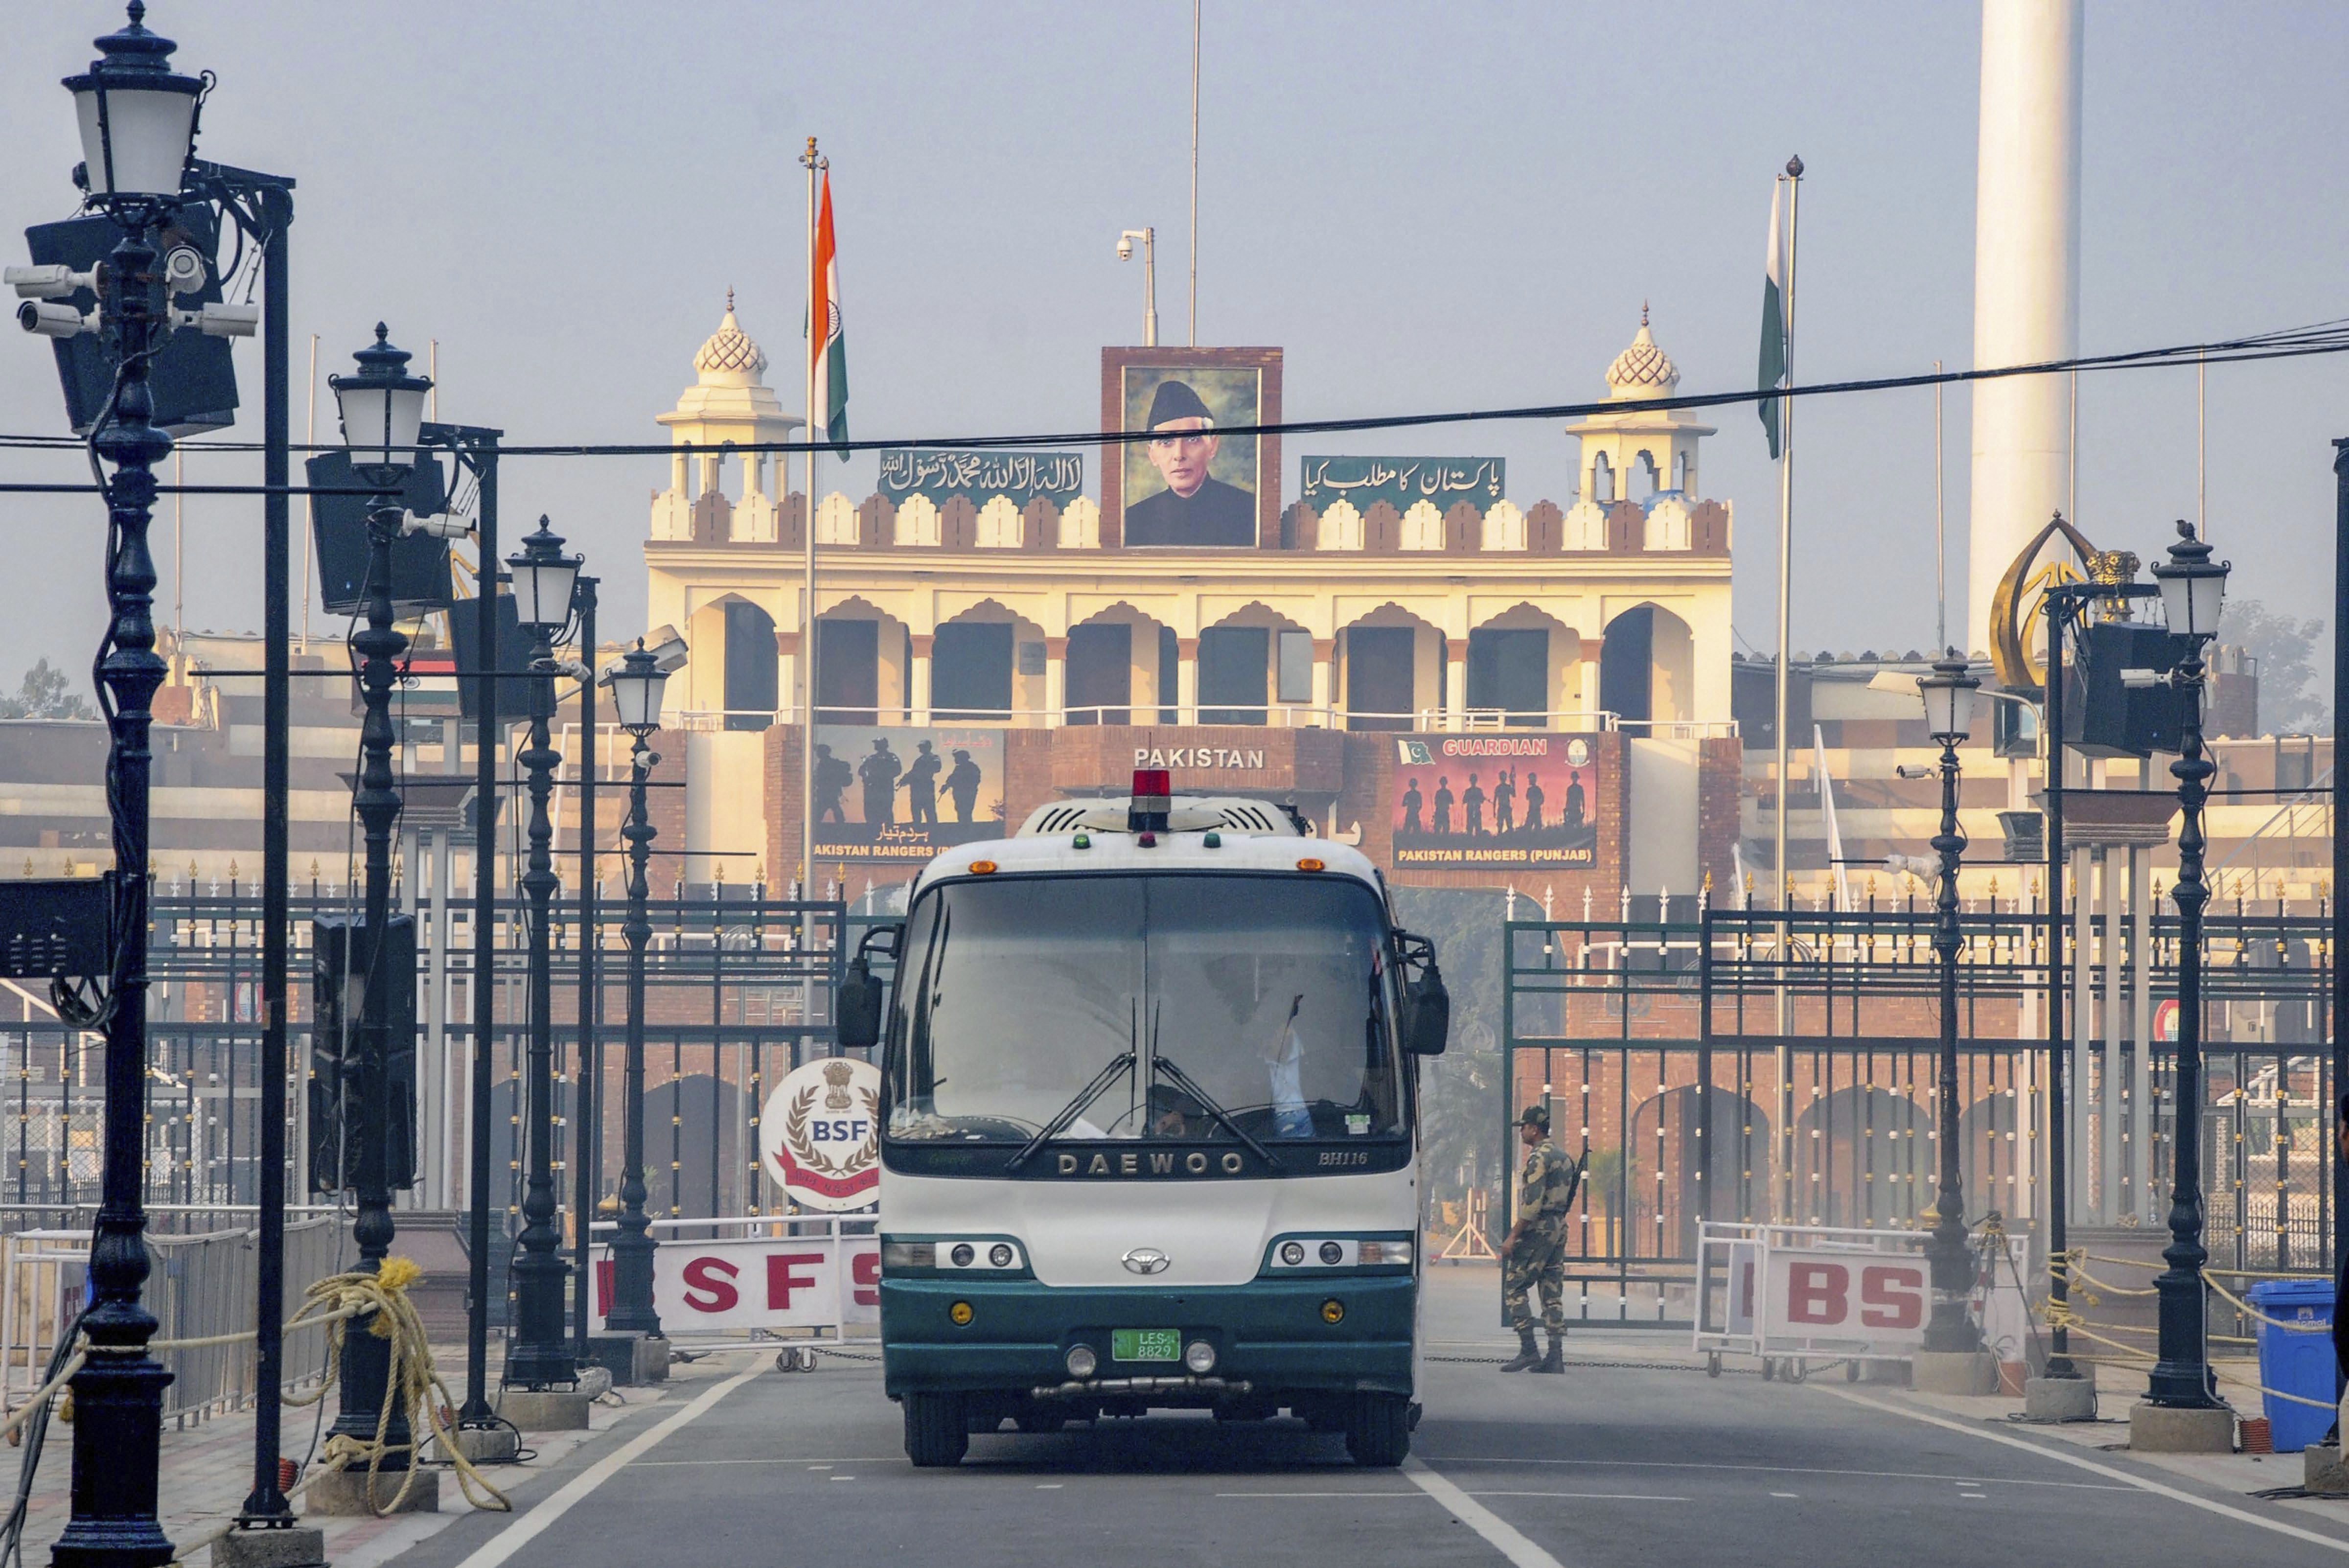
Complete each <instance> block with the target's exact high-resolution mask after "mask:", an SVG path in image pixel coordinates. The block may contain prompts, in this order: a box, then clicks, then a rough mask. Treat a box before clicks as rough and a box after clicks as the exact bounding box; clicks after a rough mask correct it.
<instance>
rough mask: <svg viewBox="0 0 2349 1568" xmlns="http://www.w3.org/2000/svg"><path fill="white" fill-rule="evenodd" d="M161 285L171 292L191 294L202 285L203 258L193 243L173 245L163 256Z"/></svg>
mask: <svg viewBox="0 0 2349 1568" xmlns="http://www.w3.org/2000/svg"><path fill="white" fill-rule="evenodd" d="M163 286H164V287H166V288H168V289H170V290H171V292H172V293H173V294H193V293H195V292H196V291H197V290H198V289H200V288H202V287H203V286H204V258H203V256H202V254H200V253H199V252H198V251H197V250H196V248H195V246H193V245H173V246H172V247H171V254H168V255H166V256H165V257H164V258H163Z"/></svg>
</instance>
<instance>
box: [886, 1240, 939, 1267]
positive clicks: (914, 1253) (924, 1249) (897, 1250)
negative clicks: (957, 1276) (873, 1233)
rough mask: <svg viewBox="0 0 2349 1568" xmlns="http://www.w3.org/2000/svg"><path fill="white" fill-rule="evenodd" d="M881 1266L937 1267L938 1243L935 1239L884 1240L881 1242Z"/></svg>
mask: <svg viewBox="0 0 2349 1568" xmlns="http://www.w3.org/2000/svg"><path fill="white" fill-rule="evenodd" d="M881 1266H882V1268H884V1269H935V1268H936V1267H937V1266H938V1245H937V1243H936V1242H935V1241H884V1242H882V1243H881Z"/></svg>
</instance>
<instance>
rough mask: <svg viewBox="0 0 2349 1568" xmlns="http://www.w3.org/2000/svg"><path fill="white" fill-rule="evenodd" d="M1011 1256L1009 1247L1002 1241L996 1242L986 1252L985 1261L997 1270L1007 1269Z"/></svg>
mask: <svg viewBox="0 0 2349 1568" xmlns="http://www.w3.org/2000/svg"><path fill="white" fill-rule="evenodd" d="M1013 1256H1014V1254H1013V1252H1012V1251H1011V1248H1010V1247H1009V1244H1007V1243H1005V1242H1002V1241H998V1242H997V1243H996V1244H995V1245H994V1246H992V1247H989V1248H988V1250H987V1261H988V1262H990V1263H993V1264H994V1265H995V1266H996V1267H997V1268H999V1269H1008V1268H1009V1267H1010V1266H1011V1260H1012V1258H1013Z"/></svg>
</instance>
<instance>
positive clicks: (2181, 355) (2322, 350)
mask: <svg viewBox="0 0 2349 1568" xmlns="http://www.w3.org/2000/svg"><path fill="white" fill-rule="evenodd" d="M2344 351H2349V317H2338V318H2335V319H2333V320H2330V321H2320V322H2314V323H2312V324H2310V325H2308V326H2305V327H2284V328H2282V329H2279V330H2277V331H2272V332H2261V333H2255V334H2252V335H2251V336H2249V337H2230V338H2223V339H2220V340H2217V341H2213V342H2208V343H2188V344H2178V345H2174V346H2171V347H2168V348H2138V349H2130V350H2127V351H2124V352H2120V353H2114V354H2086V355H2080V356H2076V357H2075V358H2068V359H2043V360H2035V361H2033V362H2032V363H2029V364H2023V365H1999V366H1993V367H1992V368H1990V369H1974V370H1940V371H1931V370H1927V371H1922V372H1920V373H1918V374H1915V375H1907V376H1878V377H1868V378H1862V379H1854V380H1845V381H1823V382H1817V383H1814V384H1812V385H1808V386H1797V387H1764V388H1748V389H1739V390H1736V391H1729V392H1690V393H1678V394H1674V395H1671V396H1668V397H1661V398H1640V399H1638V400H1636V406H1637V407H1639V408H1640V409H1641V410H1665V409H1714V408H1723V407H1731V406H1734V405H1736V404H1739V403H1751V402H1755V401H1758V400H1762V399H1764V398H1826V397H1841V396H1847V395H1849V394H1852V393H1859V392H1894V391H1905V390H1909V389H1915V388H1920V387H1935V386H1950V385H1958V384H1961V383H1967V382H1973V381H1998V380H2007V379H2013V378H2014V377H2018V376H2056V375H2065V374H2069V373H2070V372H2073V371H2075V370H2087V371H2095V370H2145V369H2175V368H2178V367H2182V366H2187V365H2198V364H2199V365H2228V364H2241V363H2245V362H2249V361H2256V360H2264V359H2296V358H2307V357H2310V356H2313V355H2323V354H2339V353H2342V352H2344ZM1631 401H1632V400H1623V399H1617V398H1602V399H1599V400H1590V401H1584V402H1571V403H1536V404H1527V405H1522V406H1517V407H1510V408H1498V409H1454V410H1442V411H1436V412H1424V413H1402V414H1369V415H1364V416H1361V417H1360V418H1354V419H1329V420H1284V421H1278V422H1276V423H1270V424H1254V425H1225V426H1221V427H1218V429H1217V431H1216V433H1217V434H1218V435H1226V436H1280V435H1333V434H1346V433H1349V432H1354V431H1385V430H1415V429H1421V428H1424V427H1427V426H1433V425H1461V424H1500V423H1522V422H1527V421H1546V420H1557V419H1581V418H1587V417H1588V416H1590V415H1593V414H1605V413H1620V412H1622V411H1623V410H1624V409H1625V408H1626V407H1627V406H1630V403H1631ZM1150 439H1151V432H1150V431H1146V430H1143V431H1060V432H1048V433H1041V434H1026V435H956V436H918V437H906V436H892V437H887V438H885V439H880V440H874V441H825V440H813V441H807V440H802V441H724V442H719V443H716V444H708V443H687V444H674V445H668V444H660V443H657V442H647V441H623V442H605V443H596V442H584V441H583V442H564V443H540V444H537V445H514V446H501V447H500V448H498V455H499V456H500V457H501V458H524V457H677V456H686V455H692V454H697V453H699V454H709V455H716V456H722V455H724V454H725V453H728V452H732V453H735V454H736V455H738V456H740V455H749V454H751V453H770V452H781V453H794V454H796V453H806V452H836V453H843V454H845V453H847V452H904V451H909V450H912V449H916V448H940V447H943V448H960V449H964V450H985V449H988V448H997V447H1030V446H1123V445H1127V444H1130V443H1132V442H1134V441H1149V440H1150ZM84 444H85V443H84V442H83V441H81V440H79V439H78V438H75V437H69V436H28V435H0V451H5V450H17V451H44V450H67V449H70V450H74V451H79V450H82V449H83V447H84ZM181 446H182V447H183V449H184V450H187V451H191V452H259V451H261V450H262V446H261V443H259V442H257V441H186V442H182V443H181ZM288 450H289V451H292V452H340V451H341V450H342V447H341V445H340V443H333V444H326V445H303V444H298V443H297V444H295V445H294V446H292V447H290V448H289V449H288ZM16 488H29V487H18V486H7V485H0V490H8V489H16ZM38 488H55V487H54V486H44V487H38ZM212 488H213V489H214V490H215V491H216V492H228V491H232V490H233V489H235V488H237V487H233V486H215V487H212ZM163 489H164V490H165V491H166V492H167V493H168V492H169V490H170V489H171V487H170V486H165V487H163Z"/></svg>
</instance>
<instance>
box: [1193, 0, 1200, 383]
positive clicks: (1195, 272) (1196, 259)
mask: <svg viewBox="0 0 2349 1568" xmlns="http://www.w3.org/2000/svg"><path fill="white" fill-rule="evenodd" d="M1198 346H1199V0H1191V347H1192V348H1197V347H1198Z"/></svg>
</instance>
